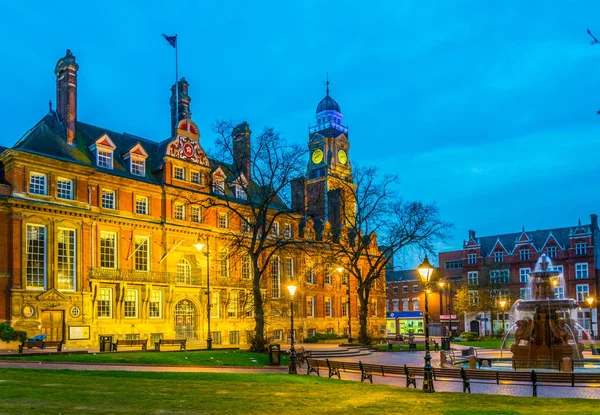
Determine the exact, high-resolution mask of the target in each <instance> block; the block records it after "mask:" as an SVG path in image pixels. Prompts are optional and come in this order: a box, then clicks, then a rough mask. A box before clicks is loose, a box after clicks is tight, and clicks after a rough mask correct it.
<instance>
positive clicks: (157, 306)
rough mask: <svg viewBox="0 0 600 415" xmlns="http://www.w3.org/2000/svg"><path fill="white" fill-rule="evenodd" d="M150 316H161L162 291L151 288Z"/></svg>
mask: <svg viewBox="0 0 600 415" xmlns="http://www.w3.org/2000/svg"><path fill="white" fill-rule="evenodd" d="M149 307H150V314H149V315H150V318H161V317H162V291H159V290H152V293H151V294H150V302H149Z"/></svg>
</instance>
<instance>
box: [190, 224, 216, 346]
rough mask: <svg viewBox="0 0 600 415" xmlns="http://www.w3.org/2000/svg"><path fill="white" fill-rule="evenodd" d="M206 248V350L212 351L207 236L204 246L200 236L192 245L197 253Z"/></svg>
mask: <svg viewBox="0 0 600 415" xmlns="http://www.w3.org/2000/svg"><path fill="white" fill-rule="evenodd" d="M205 246H206V251H205V252H204V255H205V256H206V302H207V304H206V321H207V323H208V337H207V338H206V350H212V337H211V334H210V308H211V305H210V249H209V246H208V235H206V245H204V244H203V243H202V242H201V239H200V235H198V239H197V240H196V243H195V244H194V247H195V248H196V249H197V250H198V251H202V250H203V249H204V247H205Z"/></svg>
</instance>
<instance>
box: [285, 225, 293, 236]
mask: <svg viewBox="0 0 600 415" xmlns="http://www.w3.org/2000/svg"><path fill="white" fill-rule="evenodd" d="M283 236H285V237H286V238H291V237H292V225H290V224H289V223H286V224H285V227H284V230H283Z"/></svg>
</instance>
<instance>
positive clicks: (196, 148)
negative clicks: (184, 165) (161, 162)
mask: <svg viewBox="0 0 600 415" xmlns="http://www.w3.org/2000/svg"><path fill="white" fill-rule="evenodd" d="M166 155H167V156H171V157H175V158H178V159H181V160H184V161H188V162H190V163H195V164H200V165H202V166H208V157H206V153H205V152H204V150H203V149H202V147H200V143H199V142H198V140H197V139H193V138H190V137H188V136H187V135H184V134H180V133H178V134H177V137H175V139H173V140H172V141H171V142H170V143H169V145H168V146H167V154H166Z"/></svg>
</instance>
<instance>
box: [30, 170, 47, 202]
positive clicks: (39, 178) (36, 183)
mask: <svg viewBox="0 0 600 415" xmlns="http://www.w3.org/2000/svg"><path fill="white" fill-rule="evenodd" d="M46 181H47V178H46V175H45V174H42V173H34V172H31V173H29V193H32V194H34V195H43V196H46V195H47V194H48V193H46Z"/></svg>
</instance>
